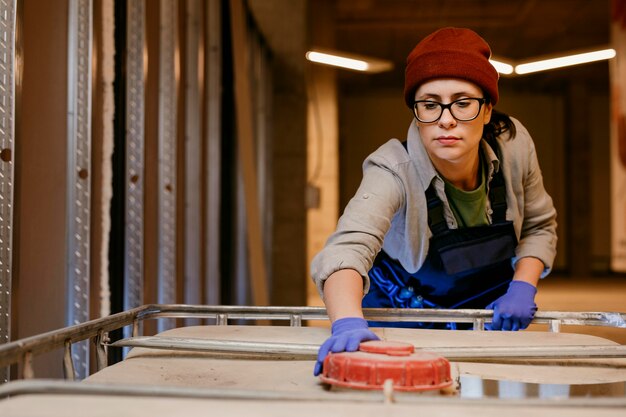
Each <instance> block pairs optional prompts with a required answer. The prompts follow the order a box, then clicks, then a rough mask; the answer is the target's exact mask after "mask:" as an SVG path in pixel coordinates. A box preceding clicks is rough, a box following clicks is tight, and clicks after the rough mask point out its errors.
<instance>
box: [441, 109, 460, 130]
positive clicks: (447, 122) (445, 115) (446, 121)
mask: <svg viewBox="0 0 626 417" xmlns="http://www.w3.org/2000/svg"><path fill="white" fill-rule="evenodd" d="M454 125H456V119H455V118H454V117H453V116H452V113H451V112H450V109H449V108H448V109H443V112H442V113H441V117H440V118H439V126H441V127H446V128H448V127H451V126H454Z"/></svg>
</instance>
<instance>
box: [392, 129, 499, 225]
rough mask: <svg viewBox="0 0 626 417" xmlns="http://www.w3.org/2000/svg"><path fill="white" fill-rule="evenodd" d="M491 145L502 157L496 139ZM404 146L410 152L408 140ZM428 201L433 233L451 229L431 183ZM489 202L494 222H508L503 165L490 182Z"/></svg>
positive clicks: (427, 190)
mask: <svg viewBox="0 0 626 417" xmlns="http://www.w3.org/2000/svg"><path fill="white" fill-rule="evenodd" d="M487 143H488V144H489V146H491V148H492V149H493V150H494V152H496V154H497V155H498V158H500V159H501V157H500V149H499V147H498V145H497V143H496V142H495V141H487ZM402 146H404V149H405V150H407V152H408V144H407V141H406V140H405V141H403V142H402ZM426 201H427V205H428V227H429V228H430V231H431V232H432V233H433V235H437V234H439V233H442V232H445V231H446V230H449V228H448V224H447V223H446V220H445V218H444V216H443V202H442V201H441V199H440V198H439V196H437V192H436V191H435V188H434V187H433V184H432V183H431V184H430V186H429V187H428V188H427V189H426ZM489 202H490V203H491V209H492V210H493V213H492V215H491V219H492V223H493V224H499V223H505V222H506V208H507V205H506V185H505V183H504V175H503V174H502V167H500V169H499V170H498V171H497V172H495V173H494V174H493V177H492V178H491V182H490V184H489Z"/></svg>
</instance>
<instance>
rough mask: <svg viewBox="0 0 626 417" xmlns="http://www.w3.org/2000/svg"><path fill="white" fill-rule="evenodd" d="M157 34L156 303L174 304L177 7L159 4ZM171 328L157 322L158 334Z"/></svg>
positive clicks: (166, 322)
mask: <svg viewBox="0 0 626 417" xmlns="http://www.w3.org/2000/svg"><path fill="white" fill-rule="evenodd" d="M160 6H161V7H160V22H161V25H160V31H159V40H160V42H159V132H158V142H159V145H158V146H159V191H158V195H159V196H158V199H159V203H158V205H159V207H158V228H159V230H158V236H159V238H158V240H159V244H158V247H159V249H158V257H159V259H158V263H159V265H158V295H157V298H158V302H159V303H160V304H172V303H175V302H176V117H177V113H176V110H177V109H176V104H177V102H176V98H177V94H176V62H175V60H176V41H177V36H176V32H177V24H176V21H177V14H178V13H177V7H176V2H175V1H174V0H161V3H160ZM171 327H173V320H160V321H159V323H158V330H159V331H163V330H166V329H169V328H171Z"/></svg>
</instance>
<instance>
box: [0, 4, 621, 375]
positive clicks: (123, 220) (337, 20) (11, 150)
mask: <svg viewBox="0 0 626 417" xmlns="http://www.w3.org/2000/svg"><path fill="white" fill-rule="evenodd" d="M620 7H621V9H620ZM623 8H624V2H623V1H619V0H613V1H610V0H593V1H591V0H542V1H539V0H511V1H499V0H465V1H461V0H440V1H421V0H335V1H332V0H308V1H307V0H247V1H241V0H239V1H227V0H126V1H124V0H115V1H114V0H17V1H15V0H14V1H11V0H3V1H2V2H1V4H0V11H1V12H2V13H0V15H1V16H0V31H1V32H2V34H3V36H2V37H1V39H0V50H1V51H0V52H1V53H0V73H1V77H0V86H1V88H0V107H1V113H2V119H1V120H2V123H1V125H0V130H1V132H0V133H1V135H0V140H1V141H2V142H1V146H2V150H1V153H0V159H1V160H0V174H1V176H0V187H1V188H0V190H1V193H0V198H1V200H0V212H1V215H0V222H1V224H0V227H1V236H0V239H1V241H0V285H1V286H2V287H1V288H0V343H4V342H7V341H10V340H17V339H20V338H24V337H27V336H31V335H34V334H39V333H42V332H45V331H49V330H53V329H58V328H61V327H65V326H68V325H71V324H74V323H78V322H83V321H86V320H89V319H93V318H98V317H101V316H104V315H108V314H111V313H115V312H119V311H122V310H125V309H129V308H131V307H136V306H139V305H143V304H148V303H162V304H172V303H185V304H210V305H218V304H225V305H228V304H238V305H276V306H279V305H283V306H304V305H321V301H320V300H319V297H318V295H317V293H316V291H315V289H314V288H313V286H312V284H311V283H310V282H309V281H310V279H309V275H308V265H309V262H310V260H311V258H312V256H313V255H314V254H315V253H316V252H317V251H318V250H319V249H320V248H321V246H322V245H323V244H324V241H325V239H326V238H327V237H328V235H329V234H330V233H331V232H332V230H333V229H334V226H335V224H336V221H337V218H338V216H339V214H340V213H341V210H342V208H343V207H344V206H345V204H346V203H347V201H348V200H349V198H351V196H352V194H353V193H354V192H355V190H356V187H357V186H358V183H359V180H360V175H361V162H362V161H363V159H364V158H365V157H366V156H367V155H368V154H369V153H370V152H372V151H373V150H375V149H376V148H377V147H378V146H380V145H381V144H383V143H384V142H385V141H387V140H388V139H389V138H392V137H396V138H401V139H402V138H404V137H405V133H406V131H407V129H408V126H409V123H410V122H411V120H412V114H411V112H410V110H409V109H407V108H406V107H405V106H404V103H403V100H402V88H403V70H404V60H405V58H406V56H407V54H408V52H409V51H410V50H411V49H412V47H413V46H414V45H415V44H416V43H417V42H418V41H419V40H420V39H421V38H422V37H424V36H425V35H426V34H428V33H430V32H432V31H433V30H435V29H437V28H439V27H442V26H459V27H469V28H472V29H474V30H476V31H477V32H478V33H479V34H481V35H482V36H483V37H484V38H485V39H486V40H487V41H488V42H489V43H490V45H491V47H492V51H493V53H494V56H496V57H497V58H501V59H503V60H507V59H508V60H509V61H520V62H522V61H527V60H531V59H534V58H537V57H544V56H559V55H564V54H569V53H572V52H577V51H585V50H591V49H601V48H606V47H608V46H609V45H611V44H615V43H616V42H617V41H619V39H615V33H616V32H615V31H612V13H613V16H614V19H613V21H615V16H617V18H619V16H620V15H619V14H618V13H619V12H620V10H621V13H624V12H623ZM616 14H617V15H616ZM621 19H622V20H623V19H624V15H623V14H622V15H621ZM613 25H615V23H613ZM622 33H624V32H622ZM620 42H624V40H621V41H620ZM312 48H325V49H332V50H336V51H343V52H346V53H353V54H361V55H365V56H371V57H374V58H378V59H383V60H387V61H390V62H391V63H392V64H393V69H392V70H390V71H387V72H382V73H378V74H366V73H358V72H355V71H348V70H341V69H335V68H330V67H326V66H322V65H317V64H313V63H311V62H308V61H307V60H306V59H305V53H306V52H307V51H308V50H310V49H312ZM619 59H620V54H619V51H618V56H617V58H615V59H613V60H610V61H606V60H605V61H600V62H595V63H590V64H585V65H580V66H576V67H568V68H564V69H558V70H552V71H546V72H540V73H536V74H529V75H514V76H513V75H512V76H504V75H503V76H502V77H501V81H500V89H501V94H500V95H501V100H500V102H499V103H498V109H500V110H502V111H504V112H507V113H509V114H511V115H513V116H514V117H516V118H518V119H519V120H521V121H522V123H523V124H524V125H525V126H526V127H527V128H528V130H529V131H530V133H531V135H532V136H533V138H534V140H535V143H536V146H537V150H538V156H539V160H540V164H541V166H542V170H543V175H544V180H545V184H546V187H547V189H548V191H549V193H550V194H551V195H552V197H553V199H554V201H555V205H556V207H557V210H558V223H559V228H558V235H559V243H558V257H557V261H556V267H555V271H554V274H553V275H552V276H550V277H548V278H547V279H546V280H545V282H542V283H541V285H540V289H539V296H538V300H539V307H540V308H543V307H544V306H550V307H551V308H554V309H557V308H558V309H563V310H565V309H567V310H580V309H586V310H610V309H615V310H621V311H624V310H625V309H626V306H625V305H624V304H625V303H624V301H623V300H624V299H625V297H624V294H625V293H624V291H626V276H625V275H624V274H623V272H624V271H625V270H626V268H625V267H624V264H625V263H626V258H625V257H624V253H626V250H625V247H626V204H625V203H624V199H625V197H624V196H625V195H626V188H625V187H626V185H625V184H626V181H625V180H624V174H623V170H622V171H616V168H615V159H616V152H617V148H616V145H615V140H616V138H617V137H618V130H617V127H616V126H617V125H619V123H617V122H615V120H619V117H620V114H621V118H622V119H621V120H622V123H623V120H624V119H623V118H624V106H623V104H620V103H621V102H620V101H619V100H623V99H624V97H626V89H625V88H624V87H623V85H622V86H619V84H618V83H617V81H616V80H619V78H620V77H618V76H617V75H616V74H617V69H616V68H617V64H616V61H618V60H619ZM620 62H622V64H621V65H622V66H623V65H624V64H623V62H624V58H623V57H621V61H620ZM611 78H613V81H611ZM622 82H623V78H622ZM611 86H613V87H611ZM619 91H621V96H620V94H618V93H619ZM620 97H621V98H620ZM620 106H622V107H621V113H620V110H619V109H620ZM612 115H613V116H612ZM612 117H613V122H612ZM622 129H624V126H623V125H622ZM624 134H625V133H624V131H623V130H622V131H621V135H624ZM611 138H613V142H612V139H611ZM622 139H624V138H623V137H622ZM620 184H621V185H620ZM620 204H621V205H620ZM550 280H552V281H551V282H549V281H550ZM544 284H545V288H546V291H545V292H543V293H542V288H543V287H544ZM551 295H553V297H552V296H551ZM542 297H543V298H542ZM550 297H552V298H550ZM542 302H543V304H542ZM172 325H173V323H168V322H167V321H164V322H162V323H160V324H159V326H160V328H158V329H157V328H156V326H155V328H150V327H149V324H147V325H146V327H147V328H146V329H144V332H146V333H148V334H150V333H155V332H156V331H158V330H163V329H165V328H168V327H169V326H172ZM621 343H624V341H622V342H621ZM74 354H75V356H76V358H78V361H77V364H79V366H78V367H77V372H78V374H79V375H83V376H84V375H86V374H88V371H89V369H88V368H89V366H90V361H89V354H88V353H87V348H86V345H83V346H82V348H81V347H80V346H78V347H77V348H76V349H75V350H74ZM60 355H61V353H59V352H52V353H50V354H47V355H42V356H40V357H38V358H36V363H35V368H36V370H37V375H38V376H42V377H46V376H50V377H58V376H59V375H60V374H61V373H62V369H61V367H60V366H59V365H58V362H59V356H60Z"/></svg>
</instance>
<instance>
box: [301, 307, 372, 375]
mask: <svg viewBox="0 0 626 417" xmlns="http://www.w3.org/2000/svg"><path fill="white" fill-rule="evenodd" d="M331 333H332V336H331V337H329V338H328V340H326V341H325V342H324V343H323V344H322V346H321V347H320V350H319V351H318V353H317V362H316V363H315V369H314V370H313V375H314V376H318V375H319V374H321V373H322V367H323V365H324V359H325V358H326V355H328V352H333V353H337V352H354V351H355V350H357V349H358V348H359V344H360V343H361V342H365V341H366V340H379V338H378V336H376V335H375V334H374V333H373V332H372V331H371V330H370V329H369V328H368V327H367V321H365V319H362V318H360V317H345V318H343V319H339V320H337V321H335V322H334V323H333V325H332V327H331Z"/></svg>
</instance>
